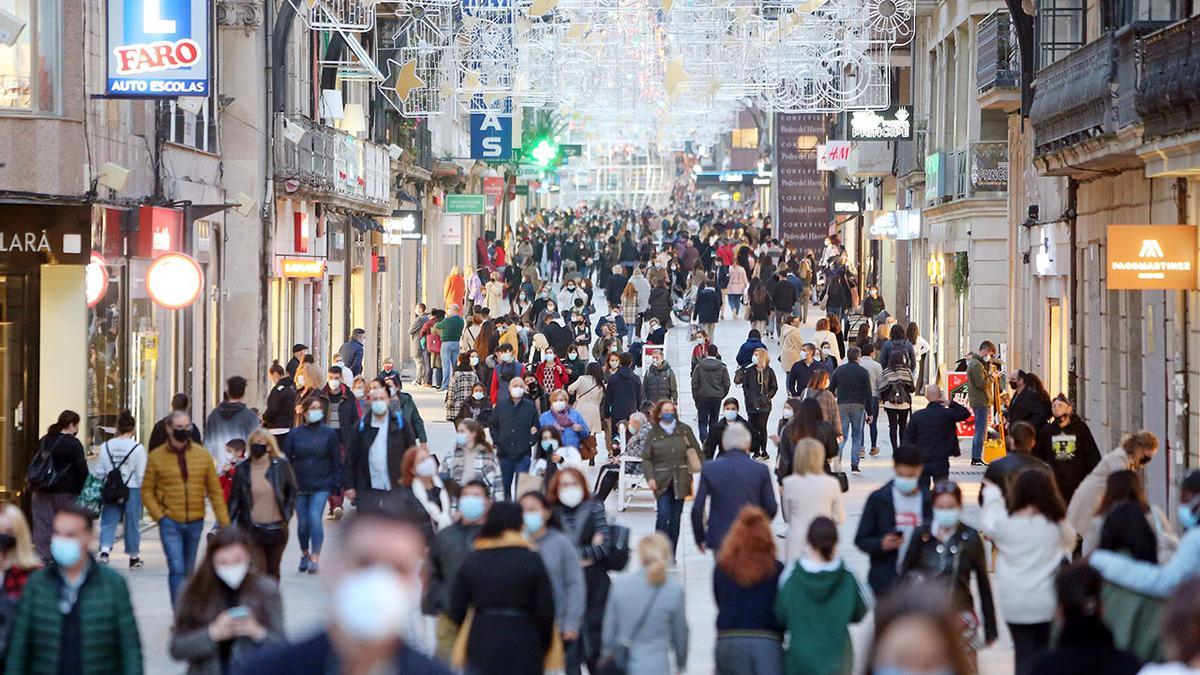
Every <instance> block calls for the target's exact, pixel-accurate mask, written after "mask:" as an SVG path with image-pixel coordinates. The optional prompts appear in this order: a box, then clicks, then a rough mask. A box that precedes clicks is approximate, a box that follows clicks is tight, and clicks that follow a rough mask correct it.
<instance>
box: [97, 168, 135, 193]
mask: <svg viewBox="0 0 1200 675" xmlns="http://www.w3.org/2000/svg"><path fill="white" fill-rule="evenodd" d="M129 174H130V171H129V169H126V168H125V167H123V166H121V165H120V164H114V163H113V162H105V163H104V164H102V165H100V173H99V175H98V176H97V177H96V181H97V182H98V183H100V184H101V185H103V186H104V187H106V188H108V189H110V190H112V191H113V192H120V191H121V190H124V189H125V184H126V183H128V182H129Z"/></svg>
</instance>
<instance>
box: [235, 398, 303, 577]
mask: <svg viewBox="0 0 1200 675" xmlns="http://www.w3.org/2000/svg"><path fill="white" fill-rule="evenodd" d="M309 410H310V411H311V410H312V409H311V408H310V409H309ZM246 445H247V447H248V448H249V450H250V458H249V459H248V460H247V461H245V462H242V463H241V464H238V465H237V468H236V469H235V470H234V474H233V489H232V490H231V491H230V495H229V520H230V521H231V522H232V523H234V524H235V525H237V526H238V527H240V528H242V529H243V530H244V531H246V532H247V533H249V534H250V538H251V541H252V544H253V545H252V551H253V553H254V556H255V559H256V560H257V561H258V563H259V569H262V570H264V571H265V572H266V574H267V575H268V576H271V577H274V578H276V579H278V578H279V564H280V561H281V560H282V559H283V550H284V548H285V547H286V546H287V540H288V523H290V522H291V520H292V514H293V513H294V512H295V510H296V476H295V474H294V473H293V472H292V467H291V465H290V464H288V462H287V460H286V459H284V456H283V453H282V452H280V451H279V446H278V445H276V444H275V437H274V436H271V435H270V434H268V433H266V432H264V431H262V430H261V429H260V430H258V431H255V432H254V433H252V434H250V437H249V438H247V439H246ZM321 503H322V504H324V501H323V500H322V502H321ZM301 546H303V544H301ZM305 571H307V570H305Z"/></svg>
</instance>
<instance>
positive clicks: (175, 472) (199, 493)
mask: <svg viewBox="0 0 1200 675" xmlns="http://www.w3.org/2000/svg"><path fill="white" fill-rule="evenodd" d="M191 426H192V418H191V417H190V416H188V414H187V413H185V412H179V411H176V412H173V413H171V415H170V417H168V418H167V429H168V430H169V431H170V436H169V437H168V439H167V443H166V444H165V445H163V446H162V447H159V448H157V449H155V450H153V451H151V452H150V455H149V458H148V459H147V460H146V474H145V476H144V477H143V478H142V501H143V502H145V504H146V511H148V512H149V513H150V517H151V518H153V519H154V520H156V521H158V531H159V538H160V540H161V541H162V546H163V553H164V554H166V557H167V570H168V574H167V585H168V587H169V588H170V591H171V606H172V607H175V606H176V601H177V599H178V596H179V589H180V588H181V587H182V586H183V580H184V579H185V578H186V577H187V575H188V574H190V573H191V571H192V567H193V566H194V565H195V561H196V549H197V547H198V546H199V545H200V536H201V534H202V532H203V531H204V512H205V508H204V500H205V499H207V500H208V503H209V504H210V505H211V506H212V510H213V514H214V515H215V516H216V518H217V525H219V526H220V527H226V526H228V525H229V512H228V511H227V510H226V508H225V496H224V494H223V491H222V490H221V481H220V480H219V479H218V477H217V468H216V465H214V464H213V460H212V455H211V454H209V452H208V450H206V449H205V448H204V446H202V445H199V444H197V443H195V442H194V441H192V438H191ZM267 435H269V434H267Z"/></svg>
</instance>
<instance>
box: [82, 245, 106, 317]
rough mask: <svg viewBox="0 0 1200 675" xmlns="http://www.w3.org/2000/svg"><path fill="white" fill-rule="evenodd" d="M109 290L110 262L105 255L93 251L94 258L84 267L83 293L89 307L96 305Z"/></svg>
mask: <svg viewBox="0 0 1200 675" xmlns="http://www.w3.org/2000/svg"><path fill="white" fill-rule="evenodd" d="M107 292H108V263H107V262H106V261H105V260H104V256H102V255H100V254H99V253H97V252H95V251H92V259H91V261H90V262H88V264H87V267H84V268H83V294H84V299H85V300H86V301H87V306H88V307H95V306H96V305H98V304H100V301H101V300H103V299H104V294H105V293H107Z"/></svg>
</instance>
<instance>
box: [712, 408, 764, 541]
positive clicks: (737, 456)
mask: <svg viewBox="0 0 1200 675" xmlns="http://www.w3.org/2000/svg"><path fill="white" fill-rule="evenodd" d="M721 442H722V445H723V446H724V447H725V451H724V452H723V453H722V454H721V456H720V457H719V458H717V459H714V460H713V461H711V462H706V463H705V464H704V468H703V469H702V470H701V471H700V487H699V488H698V489H697V490H696V501H695V502H694V503H693V504H692V534H693V535H695V537H696V546H697V547H698V548H699V549H700V552H701V553H703V552H704V550H705V548H708V549H711V550H712V551H714V552H716V551H720V550H721V542H723V541H724V540H725V534H726V533H727V532H729V527H730V526H731V525H733V521H735V520H737V517H738V513H740V512H741V510H742V507H745V506H756V507H758V508H760V509H762V510H763V511H764V512H766V514H767V519H768V520H770V519H772V518H774V517H775V511H776V510H777V508H778V506H777V504H776V503H775V486H774V485H773V481H772V480H771V470H770V469H768V468H767V465H766V464H763V463H762V462H756V461H754V460H753V459H751V458H750V455H749V454H747V452H748V451H749V450H750V445H751V443H752V442H753V436H752V435H751V433H750V430H749V429H747V428H746V427H744V426H741V425H739V424H734V425H732V426H730V427H729V428H727V429H726V430H725V433H724V435H723V436H722V439H721ZM710 499H711V500H712V505H711V507H710V508H709V513H708V523H707V532H706V531H705V518H704V505H705V502H706V501H708V500H710Z"/></svg>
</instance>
